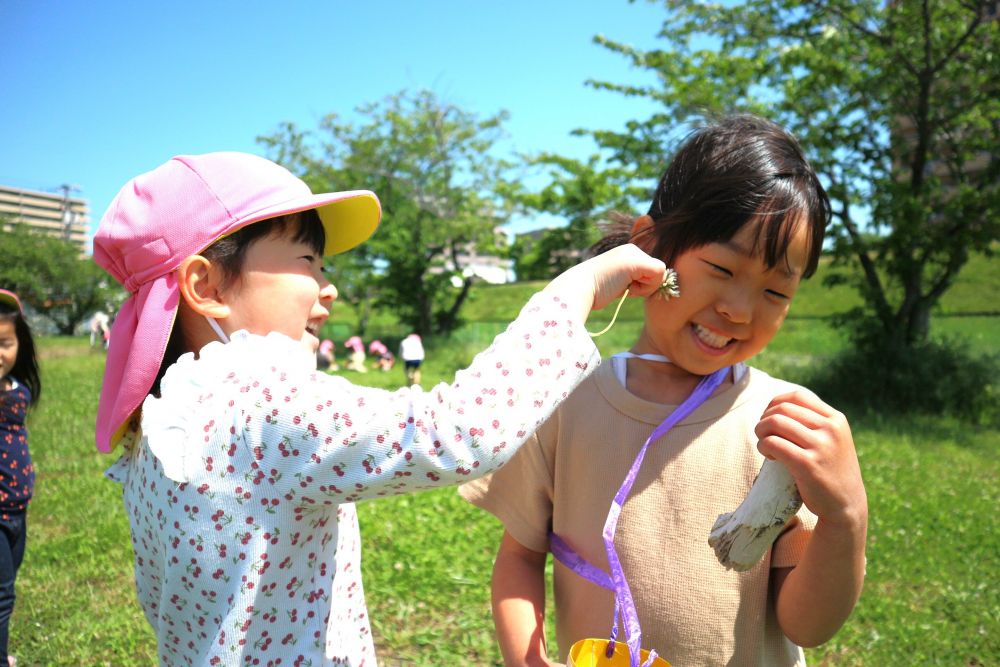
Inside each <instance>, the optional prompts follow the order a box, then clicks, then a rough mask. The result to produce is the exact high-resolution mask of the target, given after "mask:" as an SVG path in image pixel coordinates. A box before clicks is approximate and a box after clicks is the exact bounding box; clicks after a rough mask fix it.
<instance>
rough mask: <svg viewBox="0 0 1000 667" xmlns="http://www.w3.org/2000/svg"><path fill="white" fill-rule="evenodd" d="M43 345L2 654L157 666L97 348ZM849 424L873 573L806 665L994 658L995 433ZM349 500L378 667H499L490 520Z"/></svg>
mask: <svg viewBox="0 0 1000 667" xmlns="http://www.w3.org/2000/svg"><path fill="white" fill-rule="evenodd" d="M992 279H994V280H996V279H997V276H995V275H993V278H992ZM816 289H817V292H818V293H817V295H816V298H819V299H820V300H821V301H822V303H824V304H826V306H834V305H835V306H836V307H843V305H844V301H843V299H845V298H847V297H846V296H844V295H840V296H837V295H830V294H828V293H826V292H825V291H823V290H821V289H820V288H819V287H817V288H816ZM524 290H525V288H523V287H517V288H516V289H515V288H509V289H508V290H506V291H505V290H503V289H498V288H488V290H483V291H482V292H478V293H477V294H476V296H475V298H474V300H473V302H472V303H471V304H470V309H469V313H468V314H467V315H468V318H469V320H470V321H471V323H470V324H469V325H467V327H466V328H465V329H463V331H461V332H459V334H458V335H456V336H455V337H454V338H453V339H452V340H450V341H448V342H447V343H445V342H441V341H438V342H436V343H434V344H433V345H432V346H431V347H430V351H429V358H428V361H427V363H426V365H425V367H424V384H425V385H429V384H432V383H434V382H437V381H439V380H445V379H449V378H450V377H451V375H452V373H453V372H454V370H455V368H456V367H457V366H459V365H463V364H465V363H467V362H468V361H469V360H471V358H472V355H473V354H474V352H475V351H476V349H478V348H480V347H482V346H483V345H484V344H485V341H486V340H488V338H489V337H490V336H492V335H493V333H495V332H496V331H497V330H498V329H499V327H500V326H502V325H500V324H499V323H497V321H498V320H501V319H504V318H507V319H509V317H512V316H513V315H514V314H516V310H517V308H518V307H519V306H520V305H521V304H522V303H523V301H524V296H525V295H524ZM487 292H488V293H487ZM976 292H977V290H976V289H975V288H973V287H969V288H968V295H964V293H960V294H959V296H961V298H962V299H963V301H962V302H961V303H962V309H958V308H954V309H952V310H948V309H949V308H952V306H945V307H944V311H943V314H954V313H960V312H968V311H973V312H982V311H986V310H988V309H989V308H988V307H985V306H984V303H986V304H989V299H990V297H989V296H988V295H989V294H996V293H998V292H997V291H995V290H993V291H984V290H983V289H982V288H980V289H979V290H978V300H976V299H975V298H973V297H974V296H975V294H976ZM486 304H488V305H489V306H490V310H489V313H488V314H489V317H485V316H484V313H486V310H485V305H486ZM634 307H635V306H634V305H630V308H632V309H634ZM963 309H964V310H963ZM829 312H830V311H827V312H820V311H819V310H816V309H814V310H813V311H810V312H807V313H802V314H801V315H807V316H809V317H802V316H801V315H800V316H799V317H798V318H793V319H791V320H789V322H788V323H787V325H786V327H785V329H784V330H783V331H782V333H781V334H780V335H779V337H778V338H777V339H776V340H775V341H774V343H773V344H772V345H771V347H770V348H769V349H768V350H767V351H765V352H764V353H763V354H762V355H761V356H760V358H759V359H758V360H757V365H759V366H761V367H762V368H765V369H766V370H768V371H770V372H777V373H781V374H783V375H785V376H787V377H789V378H790V379H795V375H796V373H797V372H801V371H802V369H804V368H807V367H808V366H809V365H810V364H814V363H821V362H822V359H824V358H826V357H828V356H829V355H831V354H833V353H834V352H835V351H836V350H837V349H839V348H840V347H842V346H843V345H844V344H845V341H844V340H843V337H842V335H841V334H840V333H839V332H837V331H836V330H834V329H833V328H832V327H830V326H829V325H828V324H827V323H826V322H825V321H824V320H818V319H812V318H813V317H814V316H817V315H825V314H829ZM496 313H499V315H497V314H496ZM635 315H636V313H633V314H632V316H631V317H630V319H631V320H632V321H626V322H624V323H621V324H619V325H617V326H616V327H615V329H613V330H612V332H611V333H609V334H608V335H607V336H605V337H603V338H601V339H599V347H600V348H601V350H602V353H604V354H607V353H609V352H613V351H617V350H619V349H623V348H625V347H627V346H628V345H629V344H630V343H631V341H632V338H634V336H635V333H636V327H637V326H638V324H637V322H636V321H635V319H636V317H635ZM598 322H599V318H595V320H594V322H593V323H592V324H593V326H591V328H592V329H594V328H597V325H598ZM934 324H935V332H938V333H950V334H952V335H956V336H961V337H963V338H965V339H967V340H970V341H971V342H972V345H973V347H974V349H977V350H980V351H984V352H985V351H990V350H992V351H996V341H998V340H1000V318H997V317H940V318H938V319H936V320H935V323H934ZM40 348H41V350H42V354H43V357H44V358H43V373H44V381H45V396H44V398H43V402H42V404H41V405H40V406H39V409H38V410H37V411H36V412H35V413H34V414H33V415H32V417H31V422H30V426H31V448H32V452H33V455H34V457H35V461H36V467H37V469H38V479H37V487H36V497H35V500H34V501H33V503H32V505H31V511H30V515H29V526H30V527H29V545H28V550H27V555H26V559H25V562H24V565H23V568H22V570H21V574H20V576H19V579H18V602H17V608H16V610H15V614H14V618H13V621H12V627H11V651H12V653H14V654H16V655H18V656H19V658H20V663H19V664H20V665H22V666H24V665H41V666H46V667H47V666H50V665H86V666H90V665H112V666H114V667H119V666H121V667H129V666H139V665H152V664H155V657H154V656H155V652H154V647H153V639H152V635H151V633H150V631H149V628H148V626H147V624H146V622H145V619H144V618H143V616H142V613H141V611H140V610H139V608H138V605H137V604H136V602H135V596H134V588H133V583H132V575H131V567H132V560H131V546H130V542H129V535H128V527H127V521H126V518H125V516H124V511H123V508H122V505H121V501H120V495H119V487H117V485H115V484H113V483H111V482H109V481H107V480H105V479H104V478H103V476H102V472H103V470H104V469H105V468H106V467H107V466H108V465H110V463H111V459H110V457H108V456H106V455H100V454H97V453H96V452H95V451H94V448H93V419H94V417H93V415H94V412H95V409H96V397H97V394H98V391H99V387H100V377H101V372H102V368H103V361H104V358H103V354H101V353H99V352H98V353H95V352H91V351H90V349H89V347H88V346H87V342H86V341H85V340H82V339H62V338H52V339H43V340H41V341H40ZM345 375H348V376H349V377H350V378H351V379H352V380H354V381H357V382H361V383H365V384H370V385H375V386H385V387H396V386H399V385H400V384H402V382H403V372H402V369H401V368H397V369H395V370H394V371H392V372H389V373H381V372H375V371H373V372H369V373H367V374H364V375H360V374H354V373H346V372H345ZM853 429H854V434H855V439H856V442H857V446H858V451H859V456H860V458H861V464H862V469H863V472H864V475H865V480H866V485H867V488H868V494H869V501H870V505H871V508H870V513H871V526H870V533H869V548H868V579H867V583H866V588H865V591H864V594H863V596H862V599H861V602H860V604H859V605H858V607H857V609H856V610H855V613H854V615H853V616H852V617H851V619H850V620H849V622H848V623H847V625H846V626H845V627H844V629H843V630H842V631H841V632H840V633H839V634H838V635H837V637H835V638H834V639H833V640H832V641H831V642H829V643H828V644H826V645H825V646H823V647H821V648H819V649H815V650H810V651H808V652H807V655H808V656H809V660H810V663H811V664H813V665H838V666H839V665H849V666H850V665H869V666H879V667H881V666H886V665H890V666H891V665H918V664H919V665H963V666H969V665H995V664H1000V534H998V532H997V520H996V518H995V515H994V512H996V510H997V507H998V506H1000V461H998V453H1000V431H998V430H996V429H987V428H982V427H972V426H969V425H967V424H963V423H959V422H954V421H948V420H932V419H913V418H907V419H900V418H894V417H893V416H891V415H877V416H866V417H858V418H854V419H853ZM359 510H360V513H361V521H362V534H363V536H364V553H365V558H364V561H363V569H364V577H365V584H366V589H367V595H368V602H369V609H370V612H371V616H372V618H373V625H374V631H375V635H376V640H377V644H378V647H379V651H380V658H381V659H382V662H383V664H386V665H399V664H402V665H411V664H412V665H445V666H450V665H494V664H498V653H497V650H496V648H495V644H494V641H493V636H492V621H491V619H490V613H489V602H488V600H489V584H488V582H489V577H490V569H491V567H492V560H493V555H494V552H495V549H496V543H497V540H498V538H499V535H500V526H499V524H498V523H497V522H496V521H495V520H493V519H492V518H491V517H489V516H488V515H486V514H484V513H481V512H479V511H478V510H475V509H473V508H472V507H470V506H468V505H466V504H464V502H462V501H460V500H459V499H458V497H457V495H456V494H455V492H454V490H451V489H444V490H438V491H433V492H425V493H421V494H416V495H411V496H402V497H397V498H392V499H387V500H380V501H378V502H368V503H363V504H361V505H360V506H359Z"/></svg>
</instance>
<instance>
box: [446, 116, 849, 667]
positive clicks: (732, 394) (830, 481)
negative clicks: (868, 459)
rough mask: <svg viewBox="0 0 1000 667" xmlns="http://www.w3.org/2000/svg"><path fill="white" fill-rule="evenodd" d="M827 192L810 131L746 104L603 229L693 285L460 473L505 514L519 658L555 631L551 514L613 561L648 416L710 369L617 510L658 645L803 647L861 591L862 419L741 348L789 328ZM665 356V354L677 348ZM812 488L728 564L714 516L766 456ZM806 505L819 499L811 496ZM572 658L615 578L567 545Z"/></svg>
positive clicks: (562, 600) (720, 651)
mask: <svg viewBox="0 0 1000 667" xmlns="http://www.w3.org/2000/svg"><path fill="white" fill-rule="evenodd" d="M828 220H829V203H828V199H827V196H826V193H825V191H824V190H823V188H822V186H821V185H820V183H819V181H818V180H817V178H816V175H815V173H814V172H813V170H812V169H811V167H810V166H809V165H808V163H807V162H806V160H805V158H804V156H803V154H802V152H801V149H800V147H799V145H798V143H797V142H796V141H795V139H794V138H793V137H792V136H790V135H789V134H788V133H786V132H785V131H784V130H783V129H781V128H780V127H778V126H777V125H774V124H773V123H770V122H767V121H764V120H761V119H758V118H755V117H749V116H738V117H733V118H729V119H725V120H722V121H721V122H718V123H717V124H714V125H710V126H708V127H705V128H703V129H700V130H698V131H696V132H694V133H693V134H692V136H691V137H690V138H689V139H688V140H687V142H686V143H685V144H684V145H683V146H682V147H681V149H680V150H679V151H678V153H677V154H676V155H675V157H674V159H673V161H672V162H671V164H670V166H669V167H668V168H667V170H666V173H664V175H663V177H662V178H661V180H660V182H659V185H658V187H657V190H656V193H655V195H654V198H653V203H652V205H651V206H650V209H649V212H648V213H647V214H646V215H643V216H641V217H639V218H638V219H637V220H635V221H634V224H632V225H631V229H630V230H629V229H626V231H625V233H621V234H618V235H612V236H610V237H608V238H606V239H605V240H604V241H603V242H601V243H599V244H598V247H597V248H596V250H598V251H600V248H601V247H604V248H607V247H613V246H615V245H616V244H618V243H623V242H627V241H629V240H630V241H631V242H633V243H635V244H637V245H638V246H639V247H641V248H643V249H644V250H646V251H647V252H648V253H650V254H651V255H653V256H654V257H659V258H662V259H664V261H665V262H666V264H667V265H668V266H671V267H673V268H674V269H676V271H677V273H678V276H679V285H680V296H679V298H672V299H669V300H664V299H662V298H659V297H658V296H651V297H648V298H647V299H646V300H645V318H644V323H643V328H642V331H641V333H640V335H639V338H638V340H636V342H635V344H634V345H633V346H632V347H631V350H630V351H629V352H628V353H624V354H622V355H620V356H618V355H616V356H615V357H613V358H612V363H610V364H605V365H603V366H601V367H600V368H599V369H598V370H597V372H596V373H594V375H592V376H591V377H590V378H588V379H587V380H586V381H585V382H583V383H582V384H581V386H580V387H579V388H578V389H577V390H576V392H574V394H573V395H572V396H570V398H569V399H568V400H567V401H565V402H564V403H563V404H562V406H561V407H560V408H559V409H558V411H557V412H556V413H555V415H553V417H552V418H550V419H549V421H548V422H546V423H545V424H544V425H543V426H542V427H541V428H540V429H539V431H538V432H537V433H536V434H535V436H534V437H533V438H532V439H531V440H530V441H529V443H528V444H527V445H525V447H524V448H522V449H521V450H520V451H519V452H518V454H517V456H515V457H514V458H513V459H512V461H511V462H510V463H509V464H508V465H507V466H505V467H504V468H503V469H502V470H500V471H498V472H497V473H496V474H494V475H493V476H492V477H491V478H484V479H481V480H477V481H476V482H471V483H470V484H468V485H465V486H463V487H462V488H461V492H462V494H463V496H465V497H466V498H467V499H469V500H471V501H472V502H473V503H475V504H476V505H478V506H480V507H483V508H485V509H487V510H488V511H490V512H492V513H494V514H495V515H496V516H497V517H499V518H500V520H501V521H502V522H503V524H504V527H505V529H506V530H505V532H504V535H503V539H502V542H501V545H500V550H499V553H498V555H497V558H496V564H495V569H494V573H493V611H494V615H495V622H496V628H497V634H498V638H499V641H500V646H501V649H502V652H503V655H504V658H505V660H506V662H507V664H508V665H527V664H533V665H534V664H551V663H550V662H549V660H548V654H547V648H546V646H545V635H544V632H543V621H544V610H545V600H544V598H545V592H544V587H543V567H544V564H545V559H546V552H547V551H549V548H550V542H549V532H550V531H551V532H552V533H553V534H555V535H558V536H560V537H561V538H563V540H564V541H565V542H566V543H568V544H569V545H570V547H571V548H572V549H573V550H574V551H575V552H576V553H577V554H579V555H580V556H582V557H583V558H585V559H586V560H588V561H589V562H590V563H592V564H594V565H595V566H597V567H599V568H602V569H604V570H607V568H608V562H609V561H608V558H607V556H606V555H605V549H604V545H603V542H602V538H601V531H602V526H603V524H604V520H605V518H606V517H607V516H608V510H609V507H610V505H611V501H612V498H613V496H614V495H615V492H616V491H617V490H618V488H619V485H620V484H621V483H622V480H623V479H624V478H625V475H626V472H627V471H628V470H629V467H630V465H631V464H632V462H633V460H635V458H636V454H637V452H638V450H639V448H640V446H641V445H642V444H643V442H644V441H645V439H646V438H647V437H648V436H649V435H650V433H651V431H652V430H653V429H654V427H656V426H657V425H658V424H660V423H661V421H663V420H664V418H665V417H666V416H667V415H669V414H670V413H671V412H672V411H673V410H674V408H675V407H676V406H677V405H678V404H679V403H681V402H682V401H683V400H684V399H685V398H686V397H687V396H688V395H689V394H691V392H692V389H693V388H694V387H695V385H696V384H697V383H698V382H699V381H700V380H701V379H702V378H703V377H704V376H707V375H708V374H711V373H713V372H715V371H717V370H720V369H724V368H726V367H727V366H731V367H732V370H731V372H730V373H729V374H728V376H727V378H726V380H724V381H723V384H722V385H721V386H719V388H718V389H717V390H716V391H715V393H714V394H713V395H711V396H710V397H709V398H708V399H707V400H706V401H705V402H704V403H703V404H702V405H701V406H700V407H698V408H697V409H696V410H695V411H694V412H693V413H692V414H690V415H689V416H688V417H687V418H686V419H684V420H682V421H681V422H680V423H678V424H677V425H676V426H674V427H673V429H672V430H670V431H669V432H667V433H666V435H665V436H664V437H662V438H660V439H659V440H657V441H656V442H653V443H652V445H651V446H650V448H649V450H648V452H647V455H646V458H645V460H644V461H643V463H642V466H641V468H640V470H639V473H638V477H637V478H636V480H635V484H634V486H633V488H632V491H631V495H630V496H629V497H628V499H627V502H626V503H625V504H624V509H623V511H622V513H621V515H620V517H619V520H618V528H617V532H616V535H617V539H616V543H617V546H616V550H617V551H618V554H619V557H620V560H621V562H622V566H623V569H624V573H625V575H626V579H627V581H628V582H629V584H630V587H631V590H632V595H633V596H634V597H635V604H636V607H637V609H638V616H639V620H640V624H641V629H642V645H643V647H644V648H647V649H655V650H656V651H657V652H659V654H660V655H661V656H662V657H663V658H665V659H666V660H668V661H669V662H670V663H672V664H674V665H679V666H681V665H682V666H684V667H688V666H691V665H762V666H763V665H767V666H774V665H801V664H803V663H804V658H803V654H802V651H801V649H800V648H799V646H814V645H816V644H820V643H822V642H824V641H826V640H827V639H829V638H830V637H831V636H832V635H833V634H834V633H835V632H836V631H837V630H838V629H839V628H840V626H841V625H842V624H843V622H844V621H845V620H846V619H847V617H848V615H849V614H850V612H851V610H852V608H853V607H854V604H855V602H856V601H857V599H858V596H859V594H860V591H861V585H862V580H863V576H864V563H865V557H864V553H865V535H866V530H867V515H868V509H867V499H866V495H865V489H864V486H863V484H862V480H861V474H860V470H859V466H858V460H857V456H856V454H855V449H854V442H853V439H852V437H851V431H850V428H849V426H848V424H847V421H846V419H845V418H844V416H843V415H842V414H840V413H838V412H837V411H836V410H834V409H833V408H831V407H830V406H829V405H827V404H826V403H824V402H823V401H822V400H820V399H819V398H818V397H817V396H816V395H814V394H812V393H811V392H809V391H808V390H806V389H803V388H801V387H798V386H795V385H791V384H789V383H787V382H783V381H780V380H777V379H774V378H771V377H769V376H768V375H766V374H765V373H763V372H761V371H759V370H757V369H754V368H749V367H747V366H745V365H744V364H743V362H744V361H746V360H748V359H749V358H750V357H752V356H753V355H755V354H757V353H758V352H760V351H761V350H762V349H764V347H765V346H766V345H767V344H768V343H769V342H770V341H771V339H772V338H773V337H774V335H775V334H776V333H777V332H778V329H779V328H780V326H781V324H782V322H783V321H784V318H785V315H786V314H787V313H788V308H789V305H790V303H791V301H792V298H793V297H794V296H795V292H796V289H797V288H798V285H799V281H800V280H802V279H803V278H807V277H809V276H811V275H812V274H813V272H814V271H815V270H816V266H817V262H818V258H819V254H820V248H821V245H822V241H823V234H824V230H825V228H826V225H827V223H828ZM668 360H669V361H668ZM764 456H766V457H769V458H774V459H777V460H779V461H781V462H782V463H784V464H785V465H786V466H787V467H788V468H789V470H790V472H791V473H792V475H793V476H794V477H795V480H796V482H797V484H798V488H799V491H800V493H801V495H802V497H803V499H804V501H805V508H803V509H802V510H801V511H800V513H799V515H798V516H797V517H796V518H795V519H793V520H792V522H791V523H790V524H789V526H788V528H787V530H786V531H785V532H784V533H783V534H782V535H781V536H780V537H779V538H778V539H777V541H776V543H775V544H774V546H773V548H772V549H771V550H770V551H769V553H768V554H767V555H765V557H764V558H763V559H762V562H761V563H759V564H758V565H756V566H755V567H753V568H752V569H751V570H749V571H747V572H732V571H727V570H726V569H725V568H723V567H722V566H721V565H720V564H719V563H718V561H717V560H716V557H715V554H714V553H713V550H712V549H711V548H710V547H709V545H708V543H707V540H708V534H709V531H710V529H711V527H712V524H713V522H714V521H715V519H716V517H717V516H718V515H719V514H721V513H723V512H728V511H731V510H732V509H733V508H734V507H736V506H737V505H738V504H739V503H740V501H742V500H743V498H744V496H746V494H747V492H748V490H749V488H750V486H751V484H752V482H753V480H754V477H755V475H756V473H757V471H758V469H759V468H760V465H761V462H762V461H763V457H764ZM806 508H808V509H806ZM554 578H555V580H554V585H555V624H556V635H557V637H558V642H559V653H558V655H559V657H560V659H561V660H566V653H567V651H568V650H569V647H570V646H571V645H572V644H573V643H574V642H575V641H577V640H580V639H584V638H602V637H603V638H607V637H608V635H609V629H610V625H611V619H612V618H613V605H614V597H613V594H612V593H611V592H610V591H608V590H605V589H603V588H600V587H598V586H596V585H594V584H592V583H590V582H589V581H587V580H585V579H584V578H582V577H580V576H578V575H577V574H575V573H574V572H573V571H571V570H570V569H568V568H566V567H564V566H563V565H562V564H561V563H559V562H558V561H557V563H556V565H555V571H554Z"/></svg>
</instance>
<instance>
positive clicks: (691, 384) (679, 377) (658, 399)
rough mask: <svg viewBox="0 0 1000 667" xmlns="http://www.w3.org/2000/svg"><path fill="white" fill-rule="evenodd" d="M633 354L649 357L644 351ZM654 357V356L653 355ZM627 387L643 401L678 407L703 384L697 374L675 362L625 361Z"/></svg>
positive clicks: (634, 359) (636, 351) (635, 350)
mask: <svg viewBox="0 0 1000 667" xmlns="http://www.w3.org/2000/svg"><path fill="white" fill-rule="evenodd" d="M631 352H632V353H633V354H643V353H645V354H650V353H649V352H646V351H644V350H637V349H635V348H633V349H632V350H631ZM653 354H655V353H653ZM625 363H626V368H627V369H628V370H627V371H626V373H625V388H626V389H627V390H628V392H629V393H630V394H633V395H635V396H638V397H639V398H641V399H643V400H644V401H650V402H652V403H663V404H665V405H679V404H680V403H682V402H683V401H684V399H685V398H687V397H688V396H690V394H691V392H692V391H693V390H694V388H695V386H697V384H698V382H700V381H701V376H700V375H694V374H692V373H689V372H687V371H686V370H684V369H683V368H681V367H679V366H677V365H676V364H673V363H668V362H662V361H650V360H646V359H636V358H630V359H626V360H625Z"/></svg>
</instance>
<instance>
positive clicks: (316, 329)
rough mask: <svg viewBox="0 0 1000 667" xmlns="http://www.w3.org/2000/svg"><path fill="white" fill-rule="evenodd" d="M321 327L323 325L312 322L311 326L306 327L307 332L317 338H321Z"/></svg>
mask: <svg viewBox="0 0 1000 667" xmlns="http://www.w3.org/2000/svg"><path fill="white" fill-rule="evenodd" d="M321 326H322V324H320V323H318V322H310V323H309V324H307V325H306V331H307V332H309V333H310V334H312V335H313V336H315V337H316V338H319V330H320V327H321Z"/></svg>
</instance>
